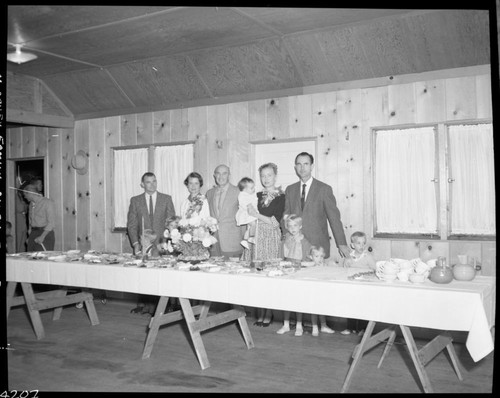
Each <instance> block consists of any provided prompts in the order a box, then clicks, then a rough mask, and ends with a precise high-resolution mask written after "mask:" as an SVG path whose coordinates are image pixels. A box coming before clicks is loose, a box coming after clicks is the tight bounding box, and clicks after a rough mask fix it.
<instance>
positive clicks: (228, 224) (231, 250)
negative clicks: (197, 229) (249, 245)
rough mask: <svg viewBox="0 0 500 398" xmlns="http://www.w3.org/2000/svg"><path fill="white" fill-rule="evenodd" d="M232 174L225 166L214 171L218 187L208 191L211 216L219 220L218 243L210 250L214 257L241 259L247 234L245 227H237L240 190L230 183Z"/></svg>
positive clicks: (222, 165)
mask: <svg viewBox="0 0 500 398" xmlns="http://www.w3.org/2000/svg"><path fill="white" fill-rule="evenodd" d="M230 174H231V172H230V170H229V167H227V166H226V165H224V164H221V165H219V166H217V167H216V168H215V170H214V179H215V183H216V184H217V186H215V187H214V188H211V189H209V190H208V191H207V200H208V206H209V209H210V216H211V217H214V218H216V219H217V221H218V223H219V230H218V231H217V234H216V238H217V243H216V244H214V245H213V246H212V247H211V249H210V254H211V255H212V256H224V257H225V258H226V259H228V258H229V257H240V256H241V254H242V253H243V247H242V246H241V244H240V242H241V240H242V239H243V235H244V233H245V227H238V226H237V225H236V217H235V216H236V212H237V211H238V195H239V193H240V190H239V189H238V188H237V187H235V186H234V185H233V184H231V183H230V182H229V176H230Z"/></svg>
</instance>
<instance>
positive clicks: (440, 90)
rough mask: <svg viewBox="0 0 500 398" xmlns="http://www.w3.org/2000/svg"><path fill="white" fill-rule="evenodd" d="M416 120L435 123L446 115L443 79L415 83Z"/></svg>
mask: <svg viewBox="0 0 500 398" xmlns="http://www.w3.org/2000/svg"><path fill="white" fill-rule="evenodd" d="M415 100H416V122H417V123H436V122H438V121H442V120H444V118H445V115H446V104H445V85H444V81H443V80H431V81H425V82H416V83H415Z"/></svg>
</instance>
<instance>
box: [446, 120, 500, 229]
mask: <svg viewBox="0 0 500 398" xmlns="http://www.w3.org/2000/svg"><path fill="white" fill-rule="evenodd" d="M447 139H448V162H449V166H448V173H449V174H448V176H449V179H448V183H449V184H448V185H449V187H448V194H449V197H450V206H449V208H450V214H449V233H450V235H451V236H453V235H455V236H457V235H479V236H481V235H483V236H484V235H495V174H494V172H495V169H494V154H493V126H492V125H491V123H480V124H461V125H450V126H448V136H447Z"/></svg>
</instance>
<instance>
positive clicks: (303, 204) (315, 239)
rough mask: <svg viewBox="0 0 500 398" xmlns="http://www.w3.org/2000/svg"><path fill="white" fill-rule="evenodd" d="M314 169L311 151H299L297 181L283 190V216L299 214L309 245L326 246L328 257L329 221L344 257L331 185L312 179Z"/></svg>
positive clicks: (346, 253)
mask: <svg viewBox="0 0 500 398" xmlns="http://www.w3.org/2000/svg"><path fill="white" fill-rule="evenodd" d="M313 168H314V158H313V156H312V155H311V154H309V153H307V152H301V153H299V154H298V155H297V156H296V158H295V172H296V173H297V175H298V177H299V178H300V181H299V182H296V183H295V184H292V185H289V186H288V187H287V188H286V190H285V212H284V215H285V216H287V215H290V214H296V215H298V216H301V217H302V232H303V233H304V236H305V237H306V238H307V240H308V241H309V242H310V243H311V244H312V245H317V246H322V247H323V248H324V249H325V258H328V257H330V238H329V236H328V224H327V220H328V222H329V223H330V228H331V229H332V232H333V236H334V238H335V243H336V245H337V247H338V248H339V251H340V255H342V256H344V257H347V256H349V252H350V250H349V247H348V246H347V241H346V238H345V233H344V227H343V225H342V221H341V220H340V211H339V209H338V208H337V201H336V200H335V196H333V191H332V187H331V186H330V185H328V184H325V183H324V182H321V181H319V180H317V179H315V178H313V177H312V170H313Z"/></svg>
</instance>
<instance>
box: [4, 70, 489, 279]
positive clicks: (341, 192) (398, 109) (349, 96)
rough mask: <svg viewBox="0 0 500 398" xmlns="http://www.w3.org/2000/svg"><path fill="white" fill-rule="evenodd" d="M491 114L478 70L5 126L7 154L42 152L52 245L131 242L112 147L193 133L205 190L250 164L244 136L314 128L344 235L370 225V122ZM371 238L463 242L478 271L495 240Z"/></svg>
mask: <svg viewBox="0 0 500 398" xmlns="http://www.w3.org/2000/svg"><path fill="white" fill-rule="evenodd" d="M427 76H431V77H432V74H430V75H426V76H425V77H427ZM491 117H492V110H491V91H490V76H489V74H487V75H485V74H484V72H482V71H481V73H479V72H478V73H477V74H471V75H467V76H459V77H449V78H442V77H439V78H438V79H432V78H428V79H424V78H423V79H422V80H421V81H417V82H410V83H408V82H403V81H397V77H396V78H395V79H394V80H393V81H390V82H389V81H388V83H387V85H380V86H378V87H367V88H352V89H345V90H337V91H326V92H317V93H314V94H307V95H300V96H291V97H277V98H268V99H263V100H253V101H246V102H237V103H230V104H221V105H213V106H200V107H193V108H181V109H174V110H164V111H158V112H148V113H141V114H130V115H122V116H116V117H107V118H101V119H91V120H82V121H77V122H76V123H75V128H74V130H61V129H40V128H31V127H25V128H16V129H9V130H8V140H9V146H8V156H9V157H10V158H16V157H26V156H38V155H42V154H46V155H47V158H48V173H47V178H48V187H49V191H48V192H49V193H50V196H51V197H52V198H53V199H54V200H56V203H57V206H58V210H59V213H58V214H59V215H58V229H57V231H56V238H57V241H58V244H57V246H56V247H57V248H64V249H71V248H79V249H84V250H86V249H88V248H93V249H97V250H110V251H123V252H130V245H129V242H128V239H127V238H126V236H125V234H120V233H112V232H111V226H112V211H111V210H112V184H111V178H112V170H111V166H112V163H111V159H112V150H111V147H116V146H126V145H137V144H152V143H175V142H178V141H185V140H194V141H195V159H194V165H195V170H196V171H198V172H200V173H201V174H202V176H203V177H204V179H205V185H204V190H205V191H206V190H207V189H209V188H210V187H211V186H212V185H213V170H214V168H215V167H216V166H217V165H218V164H220V163H226V164H227V165H229V166H230V168H231V175H232V182H233V183H236V182H237V181H238V180H239V178H240V177H241V176H243V175H246V174H248V170H251V169H252V167H251V163H252V159H251V153H252V152H251V144H250V142H251V141H256V140H273V139H288V138H294V139H295V138H301V137H311V136H314V137H316V139H317V144H318V146H317V148H318V151H317V161H316V164H317V165H316V167H317V177H318V178H319V179H321V180H323V181H325V182H327V183H329V184H330V185H331V186H332V187H333V190H334V193H335V195H336V198H337V201H338V206H339V209H340V211H341V214H342V221H343V223H344V226H345V232H346V235H347V236H349V235H350V234H351V233H352V232H354V231H355V230H363V231H365V232H367V233H368V234H369V235H370V234H371V231H372V230H373V217H372V214H373V203H372V196H371V190H372V181H371V150H372V142H371V129H372V128H373V127H384V126H395V125H412V124H415V123H445V122H448V121H457V120H471V119H490V118H491ZM440 134H444V129H441V133H440ZM440 142H442V141H440ZM79 149H82V150H84V151H85V152H86V153H88V156H89V162H90V165H89V173H88V174H86V175H83V176H82V175H78V174H76V173H75V171H74V170H73V169H72V168H71V167H69V164H70V160H71V154H72V151H73V153H74V152H76V151H78V150H79ZM293 157H294V154H291V157H290V159H291V160H290V167H293V165H292V162H293ZM270 160H272V159H270ZM170 194H172V193H170ZM181 194H182V195H185V194H186V193H185V192H182V193H181ZM370 243H371V246H372V248H373V249H374V254H375V257H377V258H381V259H382V258H388V257H390V256H392V257H405V258H412V257H417V256H422V257H432V256H436V255H445V256H446V257H448V258H449V259H450V261H451V262H454V261H456V255H457V254H458V253H463V252H464V251H465V252H467V254H469V255H471V256H475V257H477V258H478V259H480V261H482V262H483V265H484V267H483V268H484V269H483V273H484V274H487V275H494V274H495V267H496V244H495V242H479V241H470V242H469V241H467V242H463V241H443V240H442V241H439V242H436V241H414V240H394V239H393V240H387V239H371V242H370Z"/></svg>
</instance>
